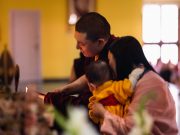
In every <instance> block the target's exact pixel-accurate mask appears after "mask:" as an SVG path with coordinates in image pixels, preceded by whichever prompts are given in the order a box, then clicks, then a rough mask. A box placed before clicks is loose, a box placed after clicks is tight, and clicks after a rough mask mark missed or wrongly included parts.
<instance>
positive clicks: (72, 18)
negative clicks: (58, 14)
mask: <svg viewBox="0 0 180 135" xmlns="http://www.w3.org/2000/svg"><path fill="white" fill-rule="evenodd" d="M76 22H77V15H76V14H71V15H70V17H69V24H75V23H76Z"/></svg>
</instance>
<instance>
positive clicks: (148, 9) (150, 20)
mask: <svg viewBox="0 0 180 135" xmlns="http://www.w3.org/2000/svg"><path fill="white" fill-rule="evenodd" d="M143 41H144V42H146V43H157V42H159V41H160V6H159V5H155V4H152V5H144V6H143Z"/></svg>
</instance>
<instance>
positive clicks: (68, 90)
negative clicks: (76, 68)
mask: <svg viewBox="0 0 180 135" xmlns="http://www.w3.org/2000/svg"><path fill="white" fill-rule="evenodd" d="M86 87H87V80H86V77H85V75H83V76H81V77H80V78H78V79H77V80H75V81H74V82H72V83H69V84H67V85H65V86H63V87H61V88H60V89H56V91H58V92H61V93H63V94H65V95H71V94H77V93H79V92H80V91H81V90H83V89H85V88H86Z"/></svg>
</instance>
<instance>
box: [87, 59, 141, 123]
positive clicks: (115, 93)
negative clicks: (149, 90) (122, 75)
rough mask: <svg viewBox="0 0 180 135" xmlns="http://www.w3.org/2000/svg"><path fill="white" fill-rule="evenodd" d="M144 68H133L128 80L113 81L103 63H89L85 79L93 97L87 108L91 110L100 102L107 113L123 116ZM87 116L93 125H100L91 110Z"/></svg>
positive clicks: (111, 75)
mask: <svg viewBox="0 0 180 135" xmlns="http://www.w3.org/2000/svg"><path fill="white" fill-rule="evenodd" d="M143 72H144V68H135V69H134V70H133V71H132V72H131V74H130V75H129V79H124V80H120V81H113V73H112V71H111V69H110V67H109V66H108V64H106V63H105V62H103V61H96V62H93V63H91V64H90V65H89V66H88V68H87V69H86V73H85V75H86V78H87V81H88V86H89V89H90V91H91V92H92V94H93V96H92V97H90V98H89V105H88V107H89V108H91V106H92V104H93V103H94V102H100V103H101V104H103V106H104V107H105V109H107V110H108V111H109V112H111V113H113V114H116V115H119V116H123V115H124V110H125V108H124V107H127V106H128V104H129V102H130V98H131V96H132V94H133V88H134V87H135V85H136V83H137V80H138V79H139V77H140V75H141V74H142V73H143ZM89 116H90V118H91V119H92V120H93V121H94V122H95V123H101V122H102V120H101V119H100V118H97V117H95V116H93V114H92V111H91V109H90V110H89Z"/></svg>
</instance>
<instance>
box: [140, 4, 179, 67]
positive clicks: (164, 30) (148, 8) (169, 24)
mask: <svg viewBox="0 0 180 135" xmlns="http://www.w3.org/2000/svg"><path fill="white" fill-rule="evenodd" d="M143 42H144V45H143V51H144V53H145V56H146V57H147V59H148V60H149V61H150V63H152V65H156V62H157V60H158V59H159V58H161V61H162V62H164V63H168V62H169V61H170V62H171V63H173V64H177V63H178V46H177V43H178V7H177V6H176V5H158V4H146V5H144V6H143ZM152 52H153V55H152Z"/></svg>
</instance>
